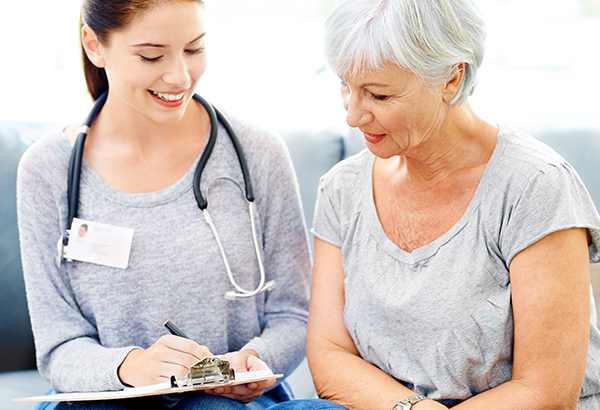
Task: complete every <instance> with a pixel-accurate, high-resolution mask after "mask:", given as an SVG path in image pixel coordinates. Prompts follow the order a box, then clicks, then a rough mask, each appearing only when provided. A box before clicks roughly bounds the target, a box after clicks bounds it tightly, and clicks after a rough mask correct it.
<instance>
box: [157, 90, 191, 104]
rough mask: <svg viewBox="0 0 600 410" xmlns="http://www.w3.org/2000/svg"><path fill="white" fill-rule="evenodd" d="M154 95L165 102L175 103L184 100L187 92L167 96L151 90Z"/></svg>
mask: <svg viewBox="0 0 600 410" xmlns="http://www.w3.org/2000/svg"><path fill="white" fill-rule="evenodd" d="M149 91H150V92H151V93H152V95H154V96H155V97H158V98H160V99H161V100H163V101H168V102H173V101H179V100H181V99H182V98H183V96H184V95H185V92H182V93H179V94H165V93H159V92H157V91H152V90H149Z"/></svg>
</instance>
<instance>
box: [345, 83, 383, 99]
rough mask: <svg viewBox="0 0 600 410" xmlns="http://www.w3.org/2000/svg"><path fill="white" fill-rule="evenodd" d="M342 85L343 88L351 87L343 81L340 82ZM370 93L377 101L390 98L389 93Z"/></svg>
mask: <svg viewBox="0 0 600 410" xmlns="http://www.w3.org/2000/svg"><path fill="white" fill-rule="evenodd" d="M340 87H342V89H343V90H349V89H350V86H349V85H348V84H346V83H345V82H343V81H342V82H341V83H340ZM369 94H370V95H371V98H373V99H374V100H377V101H385V100H387V99H388V98H389V95H379V94H373V93H369Z"/></svg>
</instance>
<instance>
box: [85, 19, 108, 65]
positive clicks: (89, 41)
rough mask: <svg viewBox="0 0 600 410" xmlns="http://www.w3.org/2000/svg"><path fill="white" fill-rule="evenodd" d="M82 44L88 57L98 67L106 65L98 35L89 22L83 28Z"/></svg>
mask: <svg viewBox="0 0 600 410" xmlns="http://www.w3.org/2000/svg"><path fill="white" fill-rule="evenodd" d="M81 44H82V45H83V49H84V50H85V54H86V55H87V58H88V59H89V60H90V61H91V62H92V64H94V65H95V66H96V67H98V68H102V67H104V66H106V63H105V61H104V57H102V49H101V44H100V40H98V36H97V35H96V33H95V32H94V30H92V28H91V27H90V26H88V25H87V24H86V25H84V26H83V27H82V28H81Z"/></svg>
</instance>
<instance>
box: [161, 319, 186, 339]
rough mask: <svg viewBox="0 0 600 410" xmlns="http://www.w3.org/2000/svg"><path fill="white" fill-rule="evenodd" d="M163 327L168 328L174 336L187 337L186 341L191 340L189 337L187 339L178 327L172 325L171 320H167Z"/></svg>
mask: <svg viewBox="0 0 600 410" xmlns="http://www.w3.org/2000/svg"><path fill="white" fill-rule="evenodd" d="M163 325H164V327H166V328H167V330H168V331H169V332H171V334H172V335H175V336H179V337H185V338H186V339H189V337H187V336H186V335H185V333H183V332H182V331H181V330H180V329H179V328H178V327H177V326H175V325H174V324H173V323H171V321H170V320H167V321H166V322H165V323H164V324H163Z"/></svg>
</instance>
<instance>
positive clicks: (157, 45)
mask: <svg viewBox="0 0 600 410" xmlns="http://www.w3.org/2000/svg"><path fill="white" fill-rule="evenodd" d="M205 35H206V32H204V33H202V34H200V35H199V36H198V37H196V38H195V39H193V40H192V41H190V42H189V43H187V45H189V44H192V43H194V42H196V41H198V40H200V39H201V38H202V37H204V36H205ZM131 47H132V48H140V47H156V48H164V47H166V46H165V45H164V44H156V43H139V44H134V45H132V46H131Z"/></svg>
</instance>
